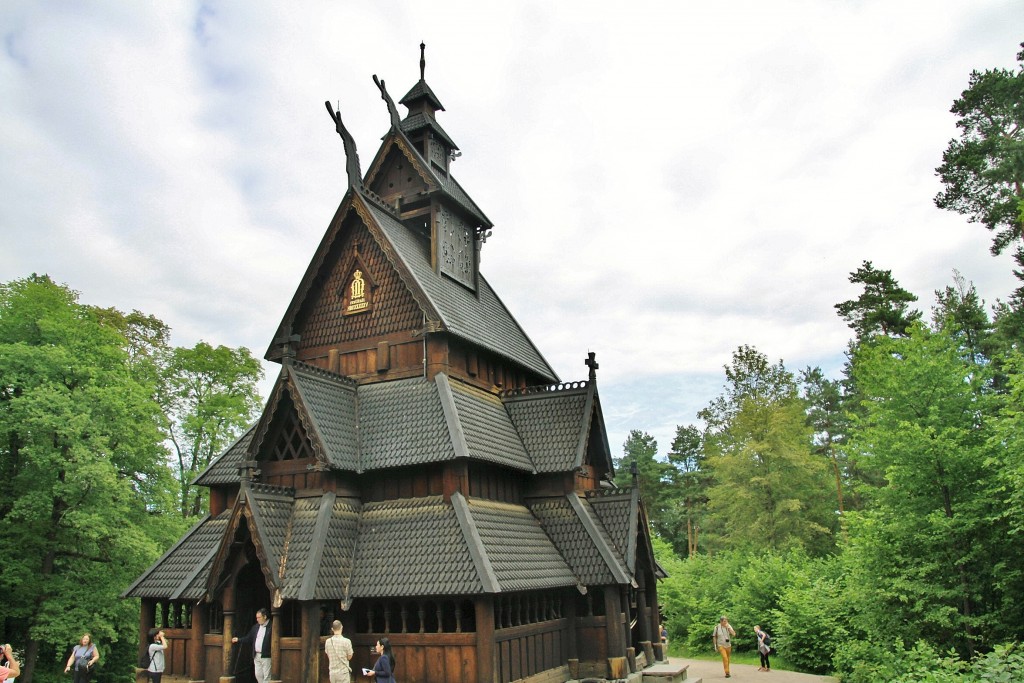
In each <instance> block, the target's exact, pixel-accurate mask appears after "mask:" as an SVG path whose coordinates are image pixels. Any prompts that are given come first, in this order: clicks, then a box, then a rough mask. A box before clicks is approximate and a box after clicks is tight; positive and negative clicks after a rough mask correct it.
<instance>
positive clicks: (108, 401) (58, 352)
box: [0, 275, 182, 683]
mask: <svg viewBox="0 0 1024 683" xmlns="http://www.w3.org/2000/svg"><path fill="white" fill-rule="evenodd" d="M114 321H117V324H115V322H114ZM123 321H124V317H123V316H122V317H120V318H119V316H116V315H113V314H112V312H111V311H100V310H98V309H95V308H92V307H88V306H84V305H82V304H80V303H78V295H77V293H76V292H73V291H72V290H70V289H68V288H67V287H64V286H60V285H57V284H55V283H54V282H53V281H52V280H50V278H48V277H46V276H36V275H33V276H31V277H29V278H25V279H23V280H15V281H13V282H10V283H6V284H3V285H0V435H2V436H0V476H2V481H3V482H4V495H3V497H2V498H0V528H2V532H0V557H3V572H2V574H0V593H2V594H3V596H4V599H3V604H4V621H5V623H4V630H5V633H6V634H7V635H9V636H11V637H12V640H13V639H15V638H18V639H20V640H21V641H22V642H24V643H25V644H26V647H25V663H24V664H25V665H24V669H23V675H22V676H21V677H20V678H21V679H22V680H23V681H24V683H31V681H32V679H33V676H34V674H35V673H36V671H37V664H39V663H40V662H43V661H51V662H52V661H53V657H54V656H60V655H59V654H58V653H62V652H64V650H65V645H66V643H67V640H68V637H69V634H74V633H80V632H81V631H82V629H83V628H87V629H89V630H90V631H91V632H92V633H93V634H94V636H95V637H96V638H97V639H99V640H101V641H103V642H106V643H116V642H118V641H119V640H120V641H121V642H123V643H125V644H126V645H127V647H128V648H129V649H132V650H133V649H134V647H135V639H136V635H137V628H138V611H137V606H135V605H133V604H131V603H130V602H127V601H123V600H120V599H119V598H118V594H119V593H120V591H121V590H122V589H123V588H124V587H125V586H127V585H128V584H129V583H130V582H131V581H132V579H133V578H134V577H135V576H137V575H138V573H139V572H141V571H142V570H143V569H144V568H145V567H146V566H147V565H148V564H149V563H150V562H151V561H152V560H153V559H154V558H155V557H156V556H157V555H158V554H159V552H160V551H161V550H162V549H163V548H165V547H167V546H168V545H169V544H170V543H171V542H173V540H174V539H175V538H176V537H177V536H178V535H179V534H180V532H181V531H182V528H181V527H182V525H181V523H180V522H178V523H174V522H173V521H172V519H173V518H171V517H169V516H168V515H166V514H161V513H163V512H166V511H167V510H168V505H169V503H171V500H172V499H171V498H170V495H169V494H170V492H171V487H170V486H169V485H170V483H171V479H170V477H169V472H168V469H167V467H166V461H165V458H166V451H165V450H164V448H163V446H162V441H163V438H162V435H161V433H160V430H159V421H160V408H159V406H158V405H157V403H156V402H155V401H154V400H153V390H154V385H153V384H152V378H153V377H154V376H155V373H154V371H153V370H152V368H151V367H148V366H147V364H146V363H144V362H142V361H140V362H139V364H136V365H135V366H133V365H132V364H131V363H130V362H129V347H130V342H129V341H128V340H127V339H126V338H125V337H124V335H123V334H122V328H121V327H120V323H121V322H123Z"/></svg>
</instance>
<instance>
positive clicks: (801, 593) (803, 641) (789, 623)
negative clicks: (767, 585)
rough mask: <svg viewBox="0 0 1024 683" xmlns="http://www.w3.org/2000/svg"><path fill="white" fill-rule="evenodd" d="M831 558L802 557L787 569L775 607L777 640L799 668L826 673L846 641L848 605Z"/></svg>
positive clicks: (789, 658) (842, 584) (847, 633)
mask: <svg viewBox="0 0 1024 683" xmlns="http://www.w3.org/2000/svg"><path fill="white" fill-rule="evenodd" d="M836 566H837V562H836V560H835V559H833V558H829V559H819V560H805V561H804V562H802V563H800V564H799V565H797V566H795V567H793V568H792V569H791V570H790V572H789V578H790V580H789V582H788V583H786V584H785V585H784V586H782V587H781V595H780V596H779V605H778V608H777V609H776V610H775V621H776V631H777V632H776V641H777V642H778V643H780V645H779V646H780V647H784V651H785V653H786V659H787V660H788V661H789V662H790V663H792V664H793V665H795V666H797V667H799V668H800V670H801V671H809V672H813V673H828V672H829V671H831V670H832V655H833V653H835V652H838V651H840V650H841V649H843V648H844V647H845V646H846V644H847V642H848V641H849V636H850V634H849V631H848V629H847V627H846V624H847V622H848V617H849V604H848V603H847V602H846V600H845V595H844V582H843V580H842V578H841V577H840V576H837V575H836V571H835V569H836Z"/></svg>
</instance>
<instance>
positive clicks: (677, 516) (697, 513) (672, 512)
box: [665, 425, 713, 557]
mask: <svg viewBox="0 0 1024 683" xmlns="http://www.w3.org/2000/svg"><path fill="white" fill-rule="evenodd" d="M668 462H669V465H670V466H671V469H670V470H669V472H668V478H669V483H670V486H671V490H672V491H673V494H674V496H673V497H674V501H673V502H672V503H671V507H670V508H669V509H668V510H667V517H668V524H667V527H668V528H667V530H666V533H665V537H666V538H667V539H668V540H669V541H670V542H671V543H672V546H673V547H674V548H675V549H676V552H677V553H679V554H680V555H683V556H684V557H689V556H693V555H696V554H697V550H698V548H700V533H701V529H702V528H703V526H704V519H705V517H706V516H707V506H708V489H709V488H710V487H711V484H712V481H713V480H712V477H711V473H710V469H709V468H708V466H707V455H706V453H705V450H704V437H703V435H702V434H701V432H700V430H699V429H697V428H696V427H694V426H693V425H685V426H679V427H676V436H675V438H674V439H673V440H672V449H671V450H670V451H669V453H668Z"/></svg>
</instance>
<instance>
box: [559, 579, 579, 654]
mask: <svg viewBox="0 0 1024 683" xmlns="http://www.w3.org/2000/svg"><path fill="white" fill-rule="evenodd" d="M577 595H579V591H577V590H576V589H575V588H567V589H566V590H565V592H564V593H563V594H562V599H563V600H565V603H564V604H565V609H563V610H562V616H564V617H565V620H566V622H567V623H568V624H569V633H567V634H566V638H565V652H566V658H567V659H575V660H576V661H577V662H578V661H579V656H580V654H579V646H578V645H577V644H576V633H577V629H578V627H579V624H578V623H577V622H576V618H577V617H576V596H577Z"/></svg>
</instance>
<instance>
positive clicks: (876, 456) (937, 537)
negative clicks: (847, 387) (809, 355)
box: [850, 325, 1019, 653]
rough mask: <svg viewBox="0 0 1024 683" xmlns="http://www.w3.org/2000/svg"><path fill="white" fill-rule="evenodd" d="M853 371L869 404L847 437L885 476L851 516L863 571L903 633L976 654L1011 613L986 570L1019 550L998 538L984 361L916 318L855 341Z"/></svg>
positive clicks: (1000, 527)
mask: <svg viewBox="0 0 1024 683" xmlns="http://www.w3.org/2000/svg"><path fill="white" fill-rule="evenodd" d="M853 375H854V377H855V379H856V382H857V384H858V387H859V389H860V392H861V399H862V401H863V408H864V411H865V413H864V416H863V418H862V419H859V420H858V428H857V429H856V430H855V432H854V436H853V438H852V439H851V448H853V449H855V450H856V451H857V452H858V453H859V454H860V455H861V456H862V457H864V458H865V459H866V460H869V461H870V462H871V466H873V467H874V468H875V469H877V471H878V472H880V473H882V474H883V475H884V478H885V480H886V484H887V485H886V486H884V487H881V488H879V489H877V490H875V491H874V492H873V493H872V506H871V509H870V510H866V511H864V512H862V513H860V514H859V515H857V516H851V524H850V535H851V538H853V537H856V541H857V543H859V544H860V545H859V551H860V553H861V557H862V558H864V559H865V560H867V562H866V563H865V565H863V569H864V571H862V572H861V575H860V576H859V579H860V580H861V581H863V582H864V583H865V584H866V585H873V586H874V588H875V589H876V591H877V592H876V595H875V600H877V601H879V602H881V603H883V604H885V605H886V606H887V608H888V609H889V610H891V611H892V612H893V613H895V614H898V615H900V616H902V618H903V619H904V620H905V621H906V622H907V623H908V624H912V625H913V626H912V627H909V628H908V627H904V629H903V631H902V632H903V633H904V634H906V635H909V637H907V638H905V639H906V640H908V641H915V640H917V639H918V638H925V639H927V640H928V641H929V642H933V643H936V644H939V645H941V646H942V647H949V646H956V647H958V648H960V649H961V651H962V652H966V653H971V652H973V650H974V648H975V647H976V645H977V644H978V643H979V642H984V641H991V640H992V639H993V637H998V635H999V633H1000V622H1002V621H1003V620H1004V618H1009V616H1010V615H1009V614H1000V611H1001V609H1002V608H1001V607H1000V605H1001V604H1003V603H1004V600H1003V597H1002V596H1001V595H1000V594H999V591H998V589H993V586H995V585H996V584H997V583H998V580H999V577H998V576H997V575H995V574H994V571H993V570H994V568H995V567H996V566H997V565H998V563H999V561H1000V560H1001V559H1005V560H1009V561H1011V562H1012V560H1013V559H1014V558H1019V553H1018V552H1016V551H1010V552H1009V556H1008V553H1007V550H1008V549H1007V548H1006V547H1005V534H1006V532H1007V529H1006V526H1005V523H1004V522H1002V521H1001V518H1002V517H1003V514H1002V512H1001V511H1000V509H999V505H998V500H997V497H996V495H995V494H996V486H997V482H996V479H995V477H994V475H993V473H994V472H995V471H996V468H993V467H992V466H991V465H992V464H994V463H998V459H999V454H998V452H997V451H993V449H992V448H990V445H989V444H990V442H989V440H988V434H989V429H988V427H987V425H986V423H985V422H984V421H983V420H982V419H981V416H983V415H985V414H986V413H989V412H991V410H992V397H991V395H990V394H989V393H988V392H987V390H986V387H987V386H988V373H987V371H986V368H985V366H979V365H977V364H975V363H973V362H972V361H970V360H969V359H965V357H964V354H963V352H962V348H961V347H960V345H959V344H958V343H957V340H956V339H954V338H953V337H951V336H950V335H949V334H948V333H945V332H941V331H940V332H932V331H930V330H928V329H927V328H925V327H924V326H923V325H917V326H915V327H913V328H912V329H911V330H910V336H909V337H907V338H901V339H894V338H878V339H876V340H874V342H873V343H871V344H862V345H861V347H860V348H859V349H858V351H857V355H856V356H855V358H854V360H853ZM872 554H874V555H875V557H873V558H870V557H869V556H870V555H872Z"/></svg>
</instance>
